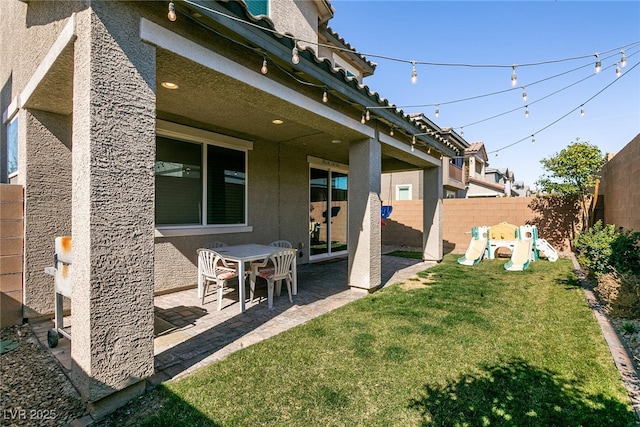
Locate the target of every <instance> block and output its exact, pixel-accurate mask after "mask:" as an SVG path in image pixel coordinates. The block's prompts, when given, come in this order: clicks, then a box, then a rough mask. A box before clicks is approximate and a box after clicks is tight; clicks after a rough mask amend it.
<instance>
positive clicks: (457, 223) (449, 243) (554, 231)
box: [382, 197, 576, 253]
mask: <svg viewBox="0 0 640 427" xmlns="http://www.w3.org/2000/svg"><path fill="white" fill-rule="evenodd" d="M575 220H576V215H575V211H574V210H573V209H572V205H567V204H565V203H563V202H562V201H560V200H557V199H546V198H536V197H502V198H477V199H444V200H443V219H442V227H443V240H444V247H445V252H454V253H463V252H464V251H465V250H466V248H467V247H468V245H469V240H470V238H471V227H474V226H479V225H487V226H491V225H496V224H499V223H501V222H509V223H511V224H515V225H524V224H533V225H536V226H537V227H538V231H539V233H538V235H539V237H540V238H544V239H546V240H548V241H549V242H550V243H551V244H552V245H553V246H554V247H555V249H556V250H558V251H567V250H569V241H570V240H571V239H572V238H573V236H572V234H571V230H572V224H573V222H574V221H575ZM385 222H386V224H387V225H386V226H384V227H382V243H383V244H384V245H391V246H408V247H412V248H420V247H421V245H422V225H421V224H422V202H421V201H418V200H407V201H395V202H394V203H393V213H392V214H391V217H389V218H388V219H387V220H385Z"/></svg>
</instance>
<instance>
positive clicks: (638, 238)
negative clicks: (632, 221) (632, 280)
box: [610, 231, 640, 276]
mask: <svg viewBox="0 0 640 427" xmlns="http://www.w3.org/2000/svg"><path fill="white" fill-rule="evenodd" d="M610 264H611V266H612V267H613V268H615V269H616V270H617V271H619V272H621V273H631V274H635V275H637V276H640V232H637V231H622V232H618V233H617V236H616V238H615V239H614V240H613V242H611V258H610Z"/></svg>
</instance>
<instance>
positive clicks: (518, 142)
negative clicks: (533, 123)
mask: <svg viewBox="0 0 640 427" xmlns="http://www.w3.org/2000/svg"><path fill="white" fill-rule="evenodd" d="M638 66H640V63H638V64H635V65H634V66H633V67H631V69H630V70H629V71H631V70H633V69H635V68H636V67H638ZM629 71H628V72H626V73H625V74H624V75H623V77H624V76H626V75H627V74H629ZM619 81H620V80H619V79H615V80H613V81H612V82H611V83H609V84H608V85H606V86H605V87H603V88H602V89H600V90H599V91H598V92H597V93H596V94H595V95H593V96H592V97H591V98H589V99H587V100H586V101H585V102H584V103H583V104H582V105H581V106H580V107H575V108H573V109H572V110H571V111H569V112H567V113H566V114H564V115H562V116H561V117H558V118H557V119H556V120H554V121H553V122H551V123H549V124H548V125H546V126H545V127H543V128H541V129H538V131H537V132H536V133H540V132H542V131H544V130H546V129H549V128H550V127H551V126H553V125H555V124H556V123H558V122H559V121H561V120H563V119H565V118H566V117H568V116H569V115H570V114H571V113H573V112H574V111H576V110H577V109H578V108H581V110H583V109H584V104H586V103H588V102H590V101H592V100H593V99H594V98H596V97H597V96H599V95H600V94H601V93H602V92H604V91H605V90H607V89H608V88H610V87H611V86H612V85H613V84H614V83H616V82H619ZM528 138H529V137H528V136H527V137H525V138H523V139H520V140H518V141H515V142H512V143H511V144H508V145H505V146H503V147H501V148H499V149H498V150H495V151H490V152H488V153H487V154H491V153H494V152H495V153H496V154H497V152H498V151H500V150H504V149H507V148H509V147H513V146H514V145H517V144H520V143H521V142H523V141H525V140H527V139H528Z"/></svg>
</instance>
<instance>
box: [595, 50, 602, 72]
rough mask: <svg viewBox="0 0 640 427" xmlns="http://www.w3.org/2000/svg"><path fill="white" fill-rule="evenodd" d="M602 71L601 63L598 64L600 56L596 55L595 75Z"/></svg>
mask: <svg viewBox="0 0 640 427" xmlns="http://www.w3.org/2000/svg"><path fill="white" fill-rule="evenodd" d="M601 69H602V62H600V55H599V54H597V53H596V74H597V73H599V72H600V70H601Z"/></svg>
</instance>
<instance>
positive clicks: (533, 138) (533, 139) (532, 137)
mask: <svg viewBox="0 0 640 427" xmlns="http://www.w3.org/2000/svg"><path fill="white" fill-rule="evenodd" d="M535 143H536V138H535V136H533V135H531V144H532V145H535Z"/></svg>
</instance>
